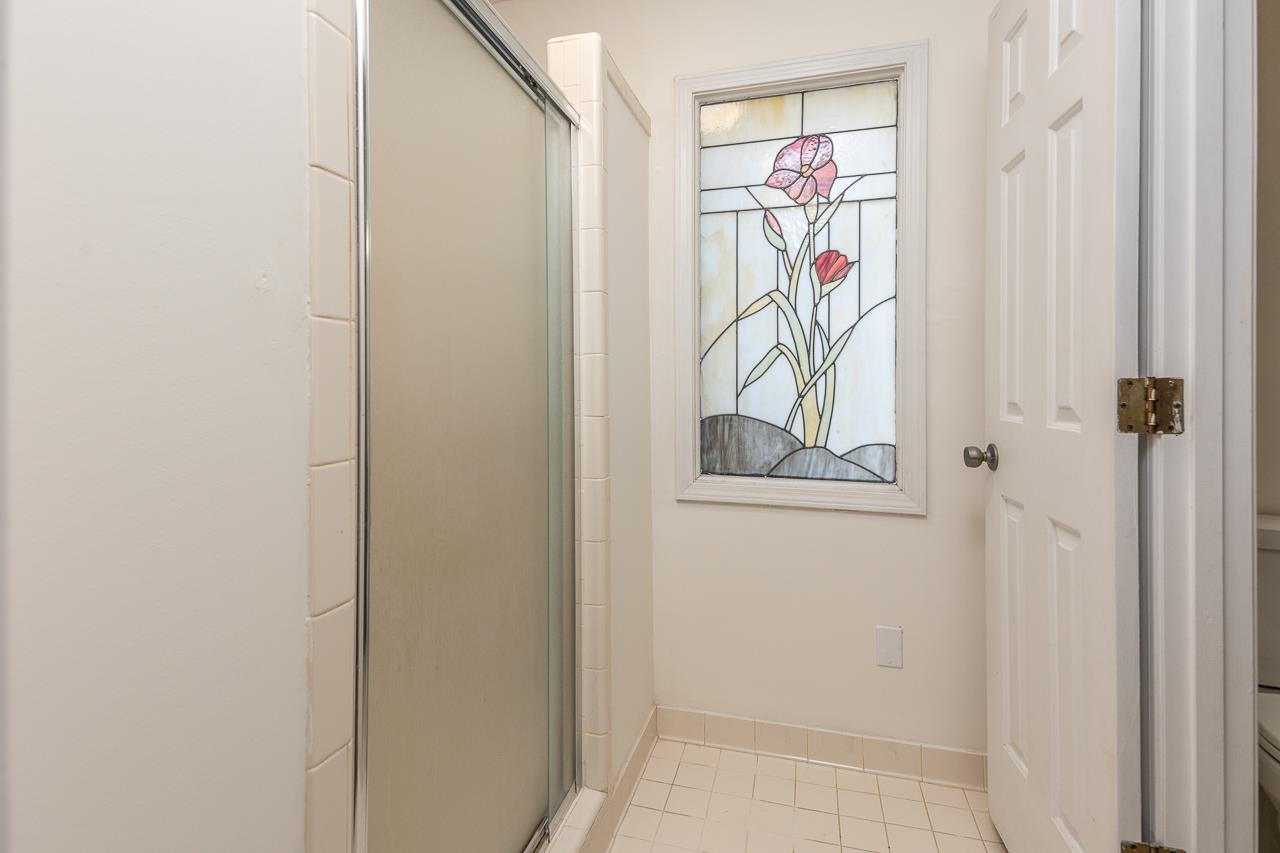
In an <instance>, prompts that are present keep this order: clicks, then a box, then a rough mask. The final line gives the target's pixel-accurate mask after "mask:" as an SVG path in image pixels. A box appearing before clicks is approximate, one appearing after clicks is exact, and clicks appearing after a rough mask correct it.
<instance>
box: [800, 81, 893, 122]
mask: <svg viewBox="0 0 1280 853" xmlns="http://www.w3.org/2000/svg"><path fill="white" fill-rule="evenodd" d="M897 122H898V84H897V83H896V82H893V81H888V82H883V83H863V84H861V85H858V86H845V87H843V88H840V89H819V90H817V91H814V92H806V93H805V96H804V132H805V133H831V132H832V131H838V130H853V129H855V128H860V127H884V126H886V125H891V124H897Z"/></svg>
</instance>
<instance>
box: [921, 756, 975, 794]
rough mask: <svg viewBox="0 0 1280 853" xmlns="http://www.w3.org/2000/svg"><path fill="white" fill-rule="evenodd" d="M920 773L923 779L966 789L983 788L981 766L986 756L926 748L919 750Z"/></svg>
mask: <svg viewBox="0 0 1280 853" xmlns="http://www.w3.org/2000/svg"><path fill="white" fill-rule="evenodd" d="M920 758H921V773H922V776H923V778H925V779H928V780H930V781H933V782H945V783H947V784H949V785H962V786H964V787H966V788H978V789H981V788H984V787H986V780H985V779H984V778H983V765H984V764H985V762H986V756H984V755H983V754H982V753H980V752H962V751H960V750H958V749H943V748H941V747H936V746H926V747H923V748H922V749H921V756H920Z"/></svg>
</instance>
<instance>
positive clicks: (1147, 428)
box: [1116, 376, 1183, 435]
mask: <svg viewBox="0 0 1280 853" xmlns="http://www.w3.org/2000/svg"><path fill="white" fill-rule="evenodd" d="M1182 384H1183V383H1182V379H1180V378H1175V377H1168V376H1138V377H1132V378H1125V379H1118V380H1116V428H1117V429H1118V430H1120V432H1131V433H1135V434H1138V435H1182V411H1183V404H1182Z"/></svg>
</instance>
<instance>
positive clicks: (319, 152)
mask: <svg viewBox="0 0 1280 853" xmlns="http://www.w3.org/2000/svg"><path fill="white" fill-rule="evenodd" d="M307 48H308V53H309V63H310V68H309V69H308V70H309V73H308V88H309V90H310V98H309V102H310V107H311V162H312V163H313V164H314V165H316V166H321V167H323V168H325V169H328V170H329V171H331V172H334V173H336V174H338V175H341V176H342V177H344V178H350V177H351V159H352V158H351V148H352V142H353V139H354V137H353V136H352V133H351V113H352V110H351V97H352V94H353V89H352V84H351V81H352V75H351V66H352V62H351V42H350V41H349V40H348V39H347V37H346V36H344V35H343V34H342V33H340V32H339V31H338V30H337V29H335V28H334V26H333V25H332V24H330V23H328V22H327V21H325V20H324V19H323V18H321V17H319V16H318V15H308V16H307Z"/></svg>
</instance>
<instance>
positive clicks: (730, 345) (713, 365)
mask: <svg viewBox="0 0 1280 853" xmlns="http://www.w3.org/2000/svg"><path fill="white" fill-rule="evenodd" d="M736 341H737V331H736V330H735V329H729V330H728V331H727V332H725V333H724V335H723V336H722V337H721V338H720V340H719V341H717V342H716V345H715V346H713V347H712V348H711V351H710V352H708V353H707V355H706V357H704V358H703V359H702V373H701V377H702V395H701V399H702V416H703V417H704V418H705V417H708V416H710V415H728V414H732V413H733V410H734V401H733V383H734V380H735V377H736V375H737V373H736V372H737V363H736V362H735V360H734V359H735V353H736V352H737V351H736V349H735V344H736Z"/></svg>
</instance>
